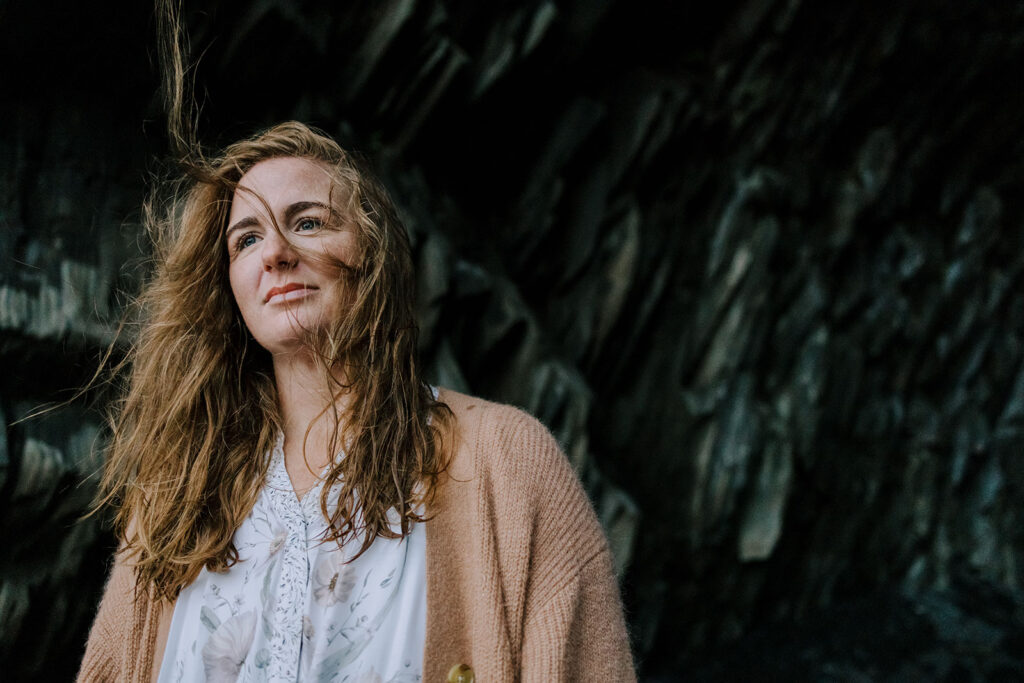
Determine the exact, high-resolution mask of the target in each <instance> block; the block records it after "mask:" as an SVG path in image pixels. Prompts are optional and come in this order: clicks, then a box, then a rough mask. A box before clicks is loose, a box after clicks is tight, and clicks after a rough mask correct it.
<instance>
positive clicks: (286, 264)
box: [262, 230, 299, 272]
mask: <svg viewBox="0 0 1024 683" xmlns="http://www.w3.org/2000/svg"><path fill="white" fill-rule="evenodd" d="M262 256H263V270H265V271H267V272H270V271H272V270H290V269H292V268H294V267H295V265H296V264H297V263H298V262H299V254H298V252H296V251H295V249H294V247H292V245H291V244H290V243H289V242H288V240H286V239H285V238H283V237H282V236H281V235H279V234H278V233H277V231H276V230H269V231H267V234H266V235H264V237H263V249H262Z"/></svg>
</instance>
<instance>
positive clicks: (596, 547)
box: [440, 390, 607, 564]
mask: <svg viewBox="0 0 1024 683" xmlns="http://www.w3.org/2000/svg"><path fill="white" fill-rule="evenodd" d="M440 399H441V400H442V401H444V402H445V403H447V404H448V406H449V407H450V408H451V410H452V412H453V413H454V415H455V422H456V426H457V429H458V430H459V434H458V436H457V444H458V445H457V447H456V448H455V455H454V457H453V459H452V463H451V470H452V472H453V474H452V479H453V480H455V482H457V483H456V489H457V490H458V491H459V493H458V494H457V495H463V496H466V497H467V498H473V499H475V500H476V505H479V506H482V508H478V509H484V510H486V511H487V518H489V519H493V520H500V521H498V522H495V525H496V526H500V527H503V528H504V529H506V530H514V529H517V528H518V527H523V528H524V529H528V530H529V531H528V534H529V536H530V537H531V538H532V542H531V544H532V546H533V550H534V551H535V552H537V553H539V556H540V557H545V556H547V555H549V554H550V555H552V556H555V555H557V556H560V557H561V558H562V559H561V560H559V561H558V562H557V564H562V562H564V561H568V560H566V558H565V555H566V554H567V553H568V554H570V555H571V556H572V557H571V561H569V564H585V563H586V562H587V561H588V560H590V559H592V558H593V557H595V556H597V555H599V554H601V553H603V552H606V550H607V543H606V541H605V539H604V534H603V533H602V531H601V528H600V525H599V523H598V521H597V516H596V514H595V513H594V509H593V507H592V506H591V504H590V500H589V499H588V498H587V495H586V493H585V492H584V490H583V486H582V485H581V483H580V481H579V478H578V477H577V476H576V473H575V471H573V469H572V466H571V465H570V464H569V460H568V458H567V457H566V456H565V454H564V453H563V451H562V449H561V447H560V446H559V444H558V442H557V441H556V440H555V438H554V436H552V434H551V432H550V431H548V429H547V427H545V426H544V425H543V424H542V423H541V422H540V421H539V420H537V419H536V418H535V417H533V416H532V415H530V414H529V413H527V412H526V411H524V410H521V409H519V408H516V407H514V406H508V405H503V404H500V403H494V402H491V401H486V400H483V399H479V398H474V397H471V396H466V395H464V394H458V393H457V392H452V391H447V390H445V391H442V392H441V394H440ZM452 492H453V491H450V493H452ZM520 530H521V529H520Z"/></svg>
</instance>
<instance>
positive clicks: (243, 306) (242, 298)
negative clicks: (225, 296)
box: [228, 261, 257, 322]
mask: <svg viewBox="0 0 1024 683" xmlns="http://www.w3.org/2000/svg"><path fill="white" fill-rule="evenodd" d="M243 265H244V264H241V263H239V262H237V261H236V262H235V263H232V264H231V265H230V266H228V283H229V285H230V286H231V297H232V298H233V299H234V300H235V305H236V306H238V310H239V311H241V313H242V317H243V318H246V317H247V313H248V310H249V309H250V308H251V307H252V304H253V302H252V301H251V300H250V299H251V297H252V292H254V291H257V290H256V283H255V282H252V277H251V276H250V275H249V274H248V273H247V272H246V270H245V268H243V267H241V266H243ZM246 322H248V320H246Z"/></svg>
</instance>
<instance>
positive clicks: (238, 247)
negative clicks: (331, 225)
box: [234, 216, 324, 253]
mask: <svg viewBox="0 0 1024 683" xmlns="http://www.w3.org/2000/svg"><path fill="white" fill-rule="evenodd" d="M304 223H312V224H313V225H312V228H311V229H309V230H303V231H302V232H315V231H317V230H319V229H320V228H322V227H323V226H324V222H323V221H322V220H321V219H319V218H314V217H312V216H305V217H303V218H300V219H298V220H297V221H295V230H296V231H298V229H299V227H301V226H302V224H304ZM250 237H259V234H258V233H255V232H247V233H245V234H244V235H242V236H241V237H239V238H238V239H237V240H235V248H234V251H235V253H238V252H240V251H243V250H245V249H247V248H248V247H251V246H252V244H248V245H247V244H245V241H246V240H247V239H249V238H250Z"/></svg>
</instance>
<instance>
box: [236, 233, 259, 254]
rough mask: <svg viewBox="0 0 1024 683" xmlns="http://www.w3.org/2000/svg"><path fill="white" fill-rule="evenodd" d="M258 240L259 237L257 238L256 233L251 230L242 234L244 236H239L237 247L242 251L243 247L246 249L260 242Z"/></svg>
mask: <svg viewBox="0 0 1024 683" xmlns="http://www.w3.org/2000/svg"><path fill="white" fill-rule="evenodd" d="M258 241H259V239H258V238H257V236H256V234H255V233H252V232H250V233H249V234H247V235H242V237H241V238H239V240H238V245H237V247H236V248H237V249H238V250H239V251H241V250H242V249H245V248H246V247H251V246H252V245H254V244H256V242H258Z"/></svg>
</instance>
